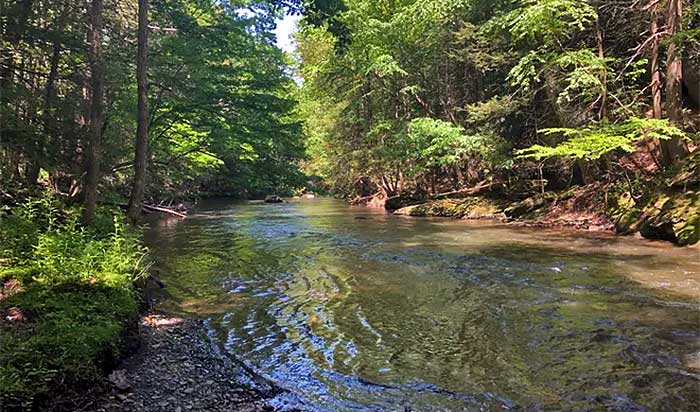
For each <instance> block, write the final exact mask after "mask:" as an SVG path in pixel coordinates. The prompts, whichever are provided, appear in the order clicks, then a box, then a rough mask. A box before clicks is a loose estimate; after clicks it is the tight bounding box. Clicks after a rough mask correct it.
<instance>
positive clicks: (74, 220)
mask: <svg viewBox="0 0 700 412" xmlns="http://www.w3.org/2000/svg"><path fill="white" fill-rule="evenodd" d="M79 216H80V210H78V209H72V208H70V207H66V206H65V205H62V204H60V202H59V201H57V200H55V199H53V198H51V197H41V198H30V199H28V200H25V201H23V202H22V203H20V204H18V205H14V206H13V207H11V208H6V209H5V210H4V211H3V214H2V215H1V216H0V315H2V316H1V317H0V410H3V411H16V410H17V411H19V410H53V411H61V410H77V409H78V406H79V405H77V404H76V402H80V401H81V399H84V398H85V394H86V393H89V392H90V391H93V390H95V389H96V388H97V387H99V385H95V382H100V381H102V377H103V376H105V372H107V371H108V370H109V369H111V368H112V367H113V366H114V364H115V363H116V361H117V360H118V359H119V358H120V357H121V356H122V355H123V354H124V353H125V351H126V343H127V341H128V340H129V339H128V337H129V333H130V332H131V331H133V330H134V327H135V325H136V322H137V320H138V315H139V310H140V304H141V302H142V298H141V296H142V294H141V293H140V290H139V288H138V287H137V286H136V285H137V283H138V282H139V279H141V278H142V277H143V275H144V273H145V269H146V268H145V265H144V263H143V260H144V259H143V257H144V255H145V249H144V248H143V246H142V244H141V241H140V239H139V236H138V233H137V232H136V231H135V230H134V229H132V228H130V227H129V226H127V225H126V224H125V223H124V221H123V219H122V217H121V213H120V212H119V211H117V210H110V209H101V210H100V211H99V213H98V219H97V221H96V222H95V223H94V224H93V225H92V226H90V227H89V228H88V227H84V226H82V225H81V224H80V223H79Z"/></svg>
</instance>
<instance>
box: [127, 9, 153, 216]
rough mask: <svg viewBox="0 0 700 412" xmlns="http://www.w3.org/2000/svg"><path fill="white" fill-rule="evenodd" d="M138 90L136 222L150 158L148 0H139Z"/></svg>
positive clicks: (132, 204)
mask: <svg viewBox="0 0 700 412" xmlns="http://www.w3.org/2000/svg"><path fill="white" fill-rule="evenodd" d="M136 79H137V80H136V81H137V84H138V85H137V88H138V116H137V117H138V118H137V122H138V125H137V128H136V154H135V158H134V182H133V186H132V189H131V197H130V199H129V210H128V215H129V217H130V218H131V219H132V220H134V221H136V220H137V219H138V217H139V216H140V214H141V208H142V207H143V195H144V189H145V187H146V173H147V158H148V125H149V122H150V121H151V119H150V116H149V111H148V0H139V34H138V52H137V59H136Z"/></svg>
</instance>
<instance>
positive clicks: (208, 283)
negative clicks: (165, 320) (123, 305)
mask: <svg viewBox="0 0 700 412" xmlns="http://www.w3.org/2000/svg"><path fill="white" fill-rule="evenodd" d="M148 240H149V243H150V245H151V248H152V250H153V252H154V254H155V255H156V257H157V259H158V263H157V265H158V266H159V268H160V273H161V274H160V276H161V277H162V278H163V280H164V281H165V282H166V283H167V285H168V287H167V288H166V289H165V291H166V294H165V296H164V297H163V301H162V303H160V305H161V308H162V309H165V310H170V311H176V312H181V313H187V314H194V315H197V316H201V317H204V318H207V319H209V320H210V322H209V324H210V326H211V327H212V329H213V331H214V333H215V334H216V336H218V337H219V340H220V341H221V342H222V344H223V345H224V347H225V349H226V350H227V351H229V352H230V353H231V354H233V355H235V356H236V357H237V358H239V359H241V360H243V361H244V362H245V363H246V364H247V365H248V366H249V367H251V368H253V369H254V370H255V371H257V372H258V373H260V374H262V375H264V376H265V377H267V378H269V379H271V380H272V381H274V382H276V383H277V384H278V385H279V386H281V387H283V388H285V389H286V391H284V392H283V393H281V394H280V395H278V396H277V397H276V398H275V399H273V400H272V402H271V403H272V404H273V405H274V406H275V407H276V408H278V409H279V410H282V411H285V410H294V409H295V408H298V409H302V410H306V411H323V412H349V411H401V412H404V411H564V410H567V411H696V410H698V409H699V407H700V406H699V405H700V300H699V299H700V250H699V249H688V248H677V247H674V246H671V245H669V244H665V243H657V242H648V241H643V240H638V239H632V238H628V237H625V238H620V237H613V236H603V235H591V234H583V233H576V232H566V231H556V230H543V229H532V228H516V227H512V226H505V225H502V224H497V223H489V222H464V221H455V220H448V219H415V218H405V217H397V216H392V215H388V214H386V213H384V212H382V211H376V210H370V209H366V208H361V207H349V206H346V205H345V204H343V203H342V202H339V201H335V200H328V199H317V200H312V201H310V200H305V201H295V202H291V203H286V204H282V205H265V204H235V203H231V202H226V201H218V202H209V203H207V204H205V205H202V206H201V207H200V208H199V210H198V211H197V212H196V213H195V214H194V215H193V216H191V217H190V218H188V219H186V220H184V221H162V222H160V223H159V224H156V225H154V227H153V229H152V230H151V232H150V234H149V239H148Z"/></svg>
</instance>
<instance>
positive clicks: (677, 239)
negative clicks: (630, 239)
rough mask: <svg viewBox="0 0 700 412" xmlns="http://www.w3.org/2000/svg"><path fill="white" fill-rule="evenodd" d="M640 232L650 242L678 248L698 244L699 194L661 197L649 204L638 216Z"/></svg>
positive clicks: (699, 229) (692, 192) (680, 193)
mask: <svg viewBox="0 0 700 412" xmlns="http://www.w3.org/2000/svg"><path fill="white" fill-rule="evenodd" d="M639 232H640V233H641V234H642V236H644V237H646V238H649V239H661V240H668V241H671V242H674V243H676V244H678V245H692V244H695V243H697V242H698V240H700V192H698V191H688V192H675V193H670V194H668V193H664V194H660V195H658V196H656V198H654V199H653V200H652V201H650V202H649V203H648V204H647V205H646V207H645V208H644V210H643V211H642V214H641V216H640V225H639Z"/></svg>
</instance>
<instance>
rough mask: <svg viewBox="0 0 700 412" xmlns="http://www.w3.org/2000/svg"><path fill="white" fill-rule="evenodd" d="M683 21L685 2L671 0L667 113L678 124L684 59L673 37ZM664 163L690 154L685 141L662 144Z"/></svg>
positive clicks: (667, 17) (671, 162)
mask: <svg viewBox="0 0 700 412" xmlns="http://www.w3.org/2000/svg"><path fill="white" fill-rule="evenodd" d="M682 20H683V0H669V2H668V14H667V16H666V27H667V29H666V30H667V31H668V35H669V36H670V37H671V42H670V44H669V46H668V50H667V51H666V111H667V112H668V117H669V118H670V119H671V120H672V121H673V122H676V123H679V122H681V120H682V118H683V95H682V91H681V87H682V86H681V84H682V81H683V59H682V57H681V50H680V48H679V47H678V44H676V41H677V40H676V39H674V38H673V37H674V36H675V35H676V34H677V33H678V32H680V30H681V22H682ZM661 152H662V155H663V159H664V163H665V164H666V165H671V164H674V163H676V162H678V160H680V159H682V158H684V157H685V156H686V155H687V154H688V148H687V147H686V145H685V143H684V141H683V140H681V139H678V138H674V139H671V140H668V141H665V142H662V143H661Z"/></svg>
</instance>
